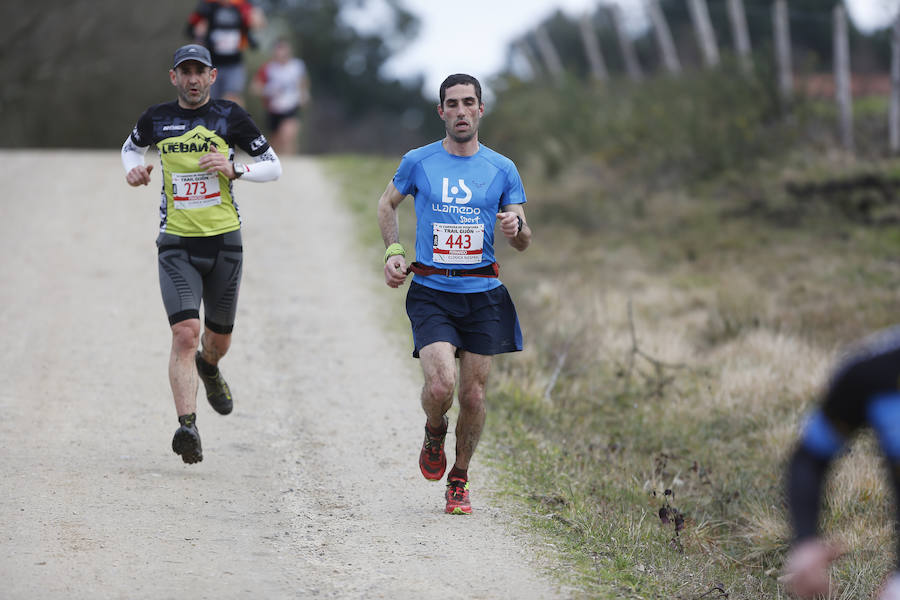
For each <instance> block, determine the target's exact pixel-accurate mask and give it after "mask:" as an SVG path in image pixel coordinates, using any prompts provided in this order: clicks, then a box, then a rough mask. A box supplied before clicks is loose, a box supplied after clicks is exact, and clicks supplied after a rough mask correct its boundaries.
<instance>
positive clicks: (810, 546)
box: [778, 538, 844, 598]
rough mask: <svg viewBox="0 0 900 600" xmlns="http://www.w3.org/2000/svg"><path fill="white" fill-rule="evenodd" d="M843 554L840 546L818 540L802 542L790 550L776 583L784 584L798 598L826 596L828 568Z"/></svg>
mask: <svg viewBox="0 0 900 600" xmlns="http://www.w3.org/2000/svg"><path fill="white" fill-rule="evenodd" d="M843 553H844V551H843V549H842V548H841V547H840V546H838V545H836V544H829V543H827V542H824V541H822V540H820V539H818V538H815V539H811V540H808V541H805V542H802V543H800V544H798V545H797V546H795V547H793V548H791V551H790V552H789V553H788V557H787V563H786V565H785V568H784V575H782V576H781V577H779V578H778V581H780V582H782V583H784V584H785V585H786V586H787V589H788V592H790V593H791V594H793V595H794V596H796V597H798V598H812V597H814V596H820V595H821V596H827V595H828V591H829V590H828V588H829V585H828V583H829V582H828V568H829V567H830V566H831V563H832V561H834V559H836V558H837V557H839V556H840V555H841V554H843Z"/></svg>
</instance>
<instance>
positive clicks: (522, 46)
mask: <svg viewBox="0 0 900 600" xmlns="http://www.w3.org/2000/svg"><path fill="white" fill-rule="evenodd" d="M514 46H515V48H516V50H518V51H519V53H520V54H521V55H522V56H524V57H525V61H526V62H527V63H528V68H529V69H531V76H532V77H533V78H535V79H537V78H538V77H540V76H541V73H542V69H541V63H540V61H539V60H538V59H537V57H536V56H535V55H534V52H533V51H532V49H531V44H529V43H528V40H527V39H519V40H518V41H517V42H516V43H515V44H514Z"/></svg>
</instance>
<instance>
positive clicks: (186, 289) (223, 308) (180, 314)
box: [156, 230, 243, 333]
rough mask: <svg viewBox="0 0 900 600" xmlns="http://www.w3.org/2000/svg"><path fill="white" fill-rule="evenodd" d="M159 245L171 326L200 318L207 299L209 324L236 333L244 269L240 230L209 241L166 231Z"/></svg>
mask: <svg viewBox="0 0 900 600" xmlns="http://www.w3.org/2000/svg"><path fill="white" fill-rule="evenodd" d="M156 246H157V248H158V252H159V259H158V263H159V287H160V290H161V291H162V298H163V304H164V305H165V307H166V314H168V315H169V325H174V324H175V323H179V322H181V321H185V320H187V319H199V318H200V304H201V300H202V303H203V311H204V321H205V324H206V326H207V327H208V328H209V329H210V330H212V331H214V332H216V333H231V331H232V329H234V316H235V313H236V312H237V300H238V291H239V290H240V287H241V273H242V266H243V246H242V244H241V232H240V230H238V231H231V232H229V233H223V234H221V235H215V236H210V237H180V236H177V235H171V234H169V233H161V234H159V237H158V238H157V239H156Z"/></svg>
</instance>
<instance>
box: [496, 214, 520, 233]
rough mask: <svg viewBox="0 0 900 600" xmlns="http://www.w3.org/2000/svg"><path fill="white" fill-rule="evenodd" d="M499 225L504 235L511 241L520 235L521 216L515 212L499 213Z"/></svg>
mask: <svg viewBox="0 0 900 600" xmlns="http://www.w3.org/2000/svg"><path fill="white" fill-rule="evenodd" d="M497 221H498V223H497V224H498V225H500V231H501V232H503V235H505V236H506V237H508V238H509V239H513V238H514V237H516V236H517V235H518V234H519V215H517V214H516V213H514V212H498V213H497Z"/></svg>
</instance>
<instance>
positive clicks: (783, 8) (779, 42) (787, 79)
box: [772, 0, 794, 108]
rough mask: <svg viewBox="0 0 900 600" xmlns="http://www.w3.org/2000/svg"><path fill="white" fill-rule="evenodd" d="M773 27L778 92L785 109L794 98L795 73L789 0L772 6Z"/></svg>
mask: <svg viewBox="0 0 900 600" xmlns="http://www.w3.org/2000/svg"><path fill="white" fill-rule="evenodd" d="M772 25H773V29H774V31H775V62H776V64H777V65H778V92H779V94H780V95H781V101H782V103H783V105H784V107H785V108H787V107H789V106H790V103H791V100H792V99H793V97H794V73H793V69H794V68H793V66H792V64H791V28H790V22H789V20H788V6H787V0H775V4H774V5H772Z"/></svg>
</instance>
